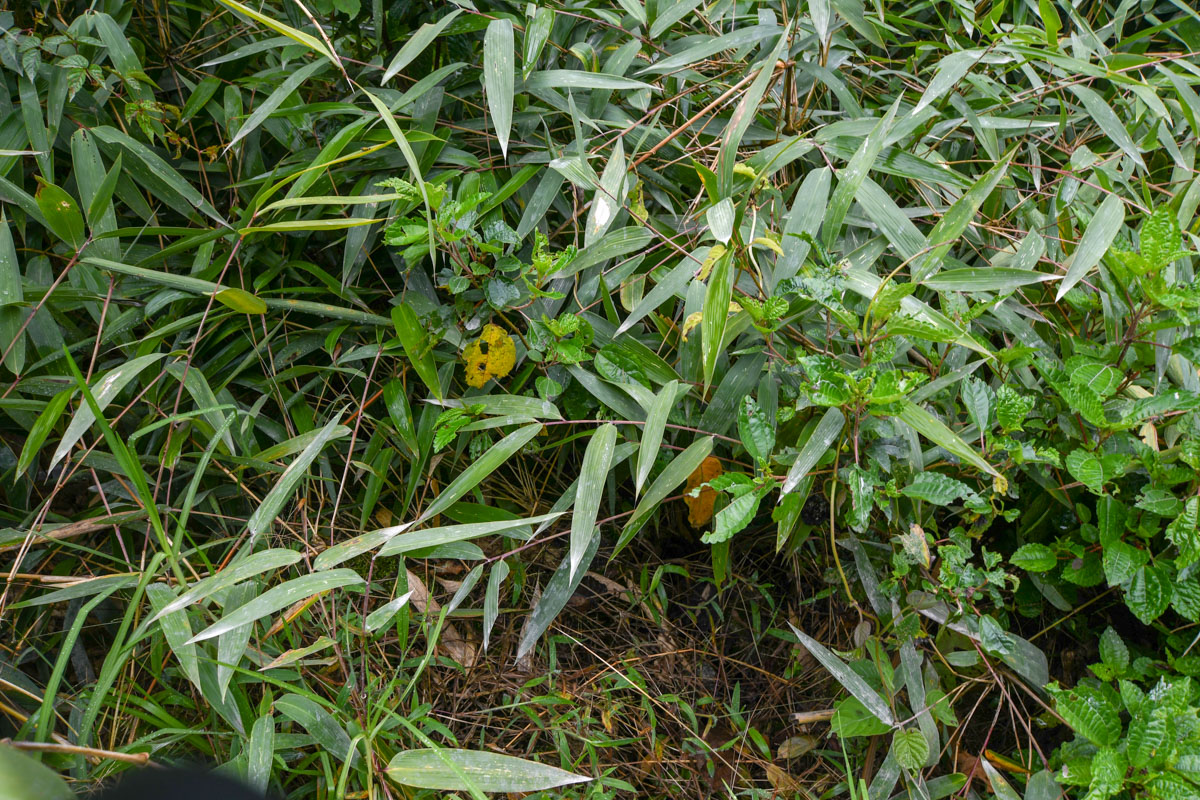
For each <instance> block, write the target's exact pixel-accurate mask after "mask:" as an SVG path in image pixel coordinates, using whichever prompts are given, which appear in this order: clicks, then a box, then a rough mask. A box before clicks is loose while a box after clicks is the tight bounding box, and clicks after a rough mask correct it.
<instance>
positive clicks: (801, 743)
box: [776, 735, 817, 759]
mask: <svg viewBox="0 0 1200 800" xmlns="http://www.w3.org/2000/svg"><path fill="white" fill-rule="evenodd" d="M816 746H817V737H815V736H803V735H802V736H793V737H792V738H790V739H788V740H787V741H785V742H784V743H783V744H781V745H779V753H778V755H777V756H776V757H777V758H781V759H788V758H799V757H800V756H802V755H804V754H805V753H807V752H808V751H809V750H812V749H813V748H814V747H816Z"/></svg>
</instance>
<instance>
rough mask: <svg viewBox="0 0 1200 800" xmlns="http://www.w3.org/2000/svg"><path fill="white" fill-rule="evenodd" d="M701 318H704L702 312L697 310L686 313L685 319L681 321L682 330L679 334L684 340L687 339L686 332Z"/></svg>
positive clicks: (698, 322)
mask: <svg viewBox="0 0 1200 800" xmlns="http://www.w3.org/2000/svg"><path fill="white" fill-rule="evenodd" d="M702 319H704V314H702V313H701V312H699V311H693V312H692V313H691V314H688V316H687V319H685V320H684V321H683V331H682V334H681V335H682V336H683V340H684V341H685V342H686V341H687V337H688V333H690V332H691V330H692V328H695V327H696V326H697V325H699V324H700V320H702Z"/></svg>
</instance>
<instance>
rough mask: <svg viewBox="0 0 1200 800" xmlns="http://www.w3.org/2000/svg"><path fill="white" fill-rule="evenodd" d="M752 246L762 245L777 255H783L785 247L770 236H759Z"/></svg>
mask: <svg viewBox="0 0 1200 800" xmlns="http://www.w3.org/2000/svg"><path fill="white" fill-rule="evenodd" d="M750 244H761V245H762V246H763V247H765V248H767V249H768V250H774V251H775V252H776V253H777V254H779V255H783V247H782V246H781V245H780V244H779V242H777V241H775V240H774V239H772V238H771V237H770V236H759V237H758V238H757V239H755V240H754V241H753V242H751V243H750Z"/></svg>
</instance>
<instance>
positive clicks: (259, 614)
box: [188, 569, 365, 643]
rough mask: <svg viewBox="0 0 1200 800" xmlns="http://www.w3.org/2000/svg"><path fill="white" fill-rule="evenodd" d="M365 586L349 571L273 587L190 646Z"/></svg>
mask: <svg viewBox="0 0 1200 800" xmlns="http://www.w3.org/2000/svg"><path fill="white" fill-rule="evenodd" d="M364 582H365V581H364V580H363V578H362V577H360V576H359V575H358V573H356V572H354V571H353V570H348V569H333V570H328V571H326V572H315V573H312V574H310V575H301V576H300V577H299V578H293V579H292V580H290V581H286V582H284V583H281V584H279V585H278V586H274V587H272V588H270V589H268V590H267V591H265V592H263V593H262V594H260V595H259V596H258V597H256V598H254V599H253V600H251V601H250V602H248V603H246V604H245V605H242V606H239V607H238V608H237V610H235V611H233V612H232V613H230V614H226V615H225V616H224V617H222V618H221V620H220V621H219V622H214V623H213V624H212V625H209V626H208V627H207V628H205V629H204V630H202V631H200V633H197V634H196V635H195V636H193V637H192V638H191V639H189V640H188V642H189V643H195V642H202V641H204V640H206V639H212V638H214V637H217V636H220V635H221V634H223V633H225V632H226V631H231V630H233V629H234V628H238V627H241V626H242V625H245V624H246V623H249V622H254V621H255V620H258V619H262V618H263V617H265V616H267V615H269V614H274V613H275V612H276V611H280V610H282V609H285V608H287V607H288V606H290V605H292V604H293V603H295V602H297V601H299V600H304V599H306V598H309V597H312V596H313V595H315V594H320V593H321V592H327V591H329V590H330V589H340V588H342V587H343V586H354V585H356V584H360V583H364Z"/></svg>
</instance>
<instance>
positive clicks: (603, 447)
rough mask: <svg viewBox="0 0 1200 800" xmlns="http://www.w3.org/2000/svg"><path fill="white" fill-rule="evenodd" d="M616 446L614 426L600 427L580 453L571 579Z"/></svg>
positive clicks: (590, 530) (590, 533)
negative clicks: (580, 462)
mask: <svg viewBox="0 0 1200 800" xmlns="http://www.w3.org/2000/svg"><path fill="white" fill-rule="evenodd" d="M616 446H617V426H616V425H613V424H612V423H609V424H607V425H602V426H601V427H600V428H599V430H597V431H596V432H595V433H594V434H592V438H591V440H589V441H588V446H587V449H586V450H584V453H583V468H582V469H581V470H580V473H579V488H578V489H577V490H576V492H575V510H574V511H573V512H572V515H571V554H570V564H571V577H572V578H574V577H575V570H577V569H578V568H579V565H580V563H581V562H582V561H583V554H584V553H585V552H586V551H587V549H588V545H589V544H590V543H591V540H592V538H593V536H594V535H595V534H594V532H595V529H596V515H597V513H598V512H599V510H600V498H601V497H602V496H603V494H604V483H605V479H606V478H607V477H608V470H609V467H611V466H612V457H613V448H615V447H616Z"/></svg>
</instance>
